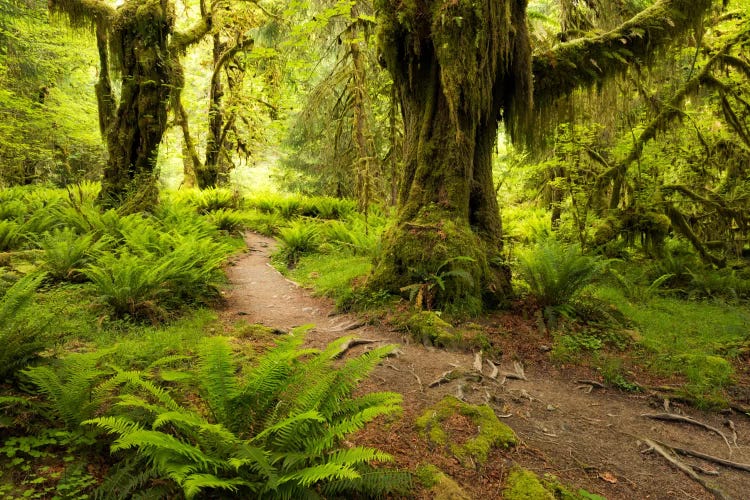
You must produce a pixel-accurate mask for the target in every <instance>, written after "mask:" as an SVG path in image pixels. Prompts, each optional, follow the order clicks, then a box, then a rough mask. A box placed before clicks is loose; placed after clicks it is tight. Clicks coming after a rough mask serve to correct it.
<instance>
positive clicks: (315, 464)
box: [84, 332, 409, 499]
mask: <svg viewBox="0 0 750 500" xmlns="http://www.w3.org/2000/svg"><path fill="white" fill-rule="evenodd" d="M347 340H348V339H347V338H343V339H339V340H337V341H335V342H333V343H332V344H330V345H329V346H328V347H327V348H326V349H324V350H323V351H316V350H313V349H303V348H301V345H302V342H303V334H301V333H300V332H297V333H295V334H292V335H290V336H289V337H287V338H285V339H284V340H282V341H281V342H280V343H279V344H278V345H277V346H276V347H275V348H274V349H272V350H271V351H270V352H268V353H267V354H266V355H264V356H263V357H262V358H261V359H260V360H259V362H258V364H257V365H256V366H255V367H254V368H252V369H251V370H250V371H249V372H248V373H247V374H245V375H244V376H243V377H239V378H238V376H237V373H238V366H237V361H236V360H235V358H234V356H233V354H232V349H231V346H230V344H229V342H228V340H227V339H224V338H220V337H214V338H209V339H207V340H206V341H205V344H204V345H203V346H202V348H201V349H200V351H199V368H198V373H197V375H198V376H197V377H196V381H197V383H198V386H199V390H200V394H201V396H202V402H203V404H204V405H205V411H200V410H198V409H196V408H194V407H191V406H186V405H182V404H180V403H179V402H178V401H177V400H176V399H173V397H172V396H171V394H170V393H168V392H167V391H166V390H164V389H162V388H161V387H158V386H156V385H153V384H151V385H148V384H140V385H138V386H137V389H138V390H135V391H129V392H125V393H123V394H121V395H120V396H119V397H118V401H117V403H115V405H114V406H115V408H116V409H118V411H119V412H120V414H118V415H111V416H104V417H98V418H94V419H90V420H87V421H86V422H84V424H86V425H94V426H96V427H98V428H99V429H101V430H104V431H105V432H107V433H110V434H113V435H114V436H115V439H114V442H113V443H112V445H111V451H112V452H113V453H116V454H120V455H121V456H124V459H125V463H126V464H130V465H129V466H130V467H131V468H132V467H133V464H136V463H140V464H142V465H144V466H147V467H148V468H150V471H148V473H147V474H145V476H144V477H146V476H147V477H152V478H158V479H159V482H160V483H161V484H162V486H163V483H164V481H168V482H170V483H172V484H174V485H176V486H178V487H179V489H180V490H181V491H182V493H183V494H184V495H185V496H186V497H187V498H193V497H196V496H199V495H210V496H211V497H212V498H216V496H217V495H219V496H221V495H223V494H228V495H231V496H232V497H234V498H238V497H244V498H250V497H252V498H288V499H293V498H326V497H330V496H332V495H351V494H354V493H357V494H363V495H367V496H375V495H382V494H385V493H388V492H390V491H393V490H394V489H396V488H404V487H406V486H407V485H408V483H409V476H408V475H407V474H405V473H400V472H395V471H389V470H378V469H375V468H374V467H373V465H372V464H373V462H378V463H380V462H388V461H390V460H391V457H390V456H389V455H387V454H385V453H383V452H380V451H378V450H375V449H372V448H367V447H361V446H356V447H350V448H346V447H341V442H342V440H343V439H344V437H345V436H347V435H349V434H351V433H352V432H355V431H357V430H359V429H361V428H362V427H363V426H364V425H365V424H367V423H368V422H370V421H372V420H373V419H375V418H376V417H378V416H381V415H390V414H394V413H397V412H399V411H400V403H401V396H400V395H398V394H394V393H388V392H380V393H371V394H366V395H363V396H358V397H352V396H351V394H352V392H353V391H354V389H355V388H356V387H357V385H358V384H359V382H360V381H361V380H362V379H363V378H364V377H366V376H367V374H368V373H369V372H370V371H371V370H372V369H373V368H374V367H375V366H376V365H377V364H378V363H379V362H380V361H381V360H382V359H383V358H384V357H385V356H387V355H388V354H389V353H390V352H391V350H392V349H393V347H392V346H385V347H381V348H378V349H374V350H372V351H370V352H367V353H365V354H363V355H361V356H359V357H357V358H353V359H350V360H348V361H347V362H346V363H344V364H343V365H341V366H339V367H334V365H333V362H334V361H335V359H336V358H337V357H338V356H339V355H341V354H342V352H343V350H344V349H345V348H344V345H345V344H346V342H347ZM115 474H117V473H116V471H115ZM137 483H138V485H139V486H149V485H153V483H149V484H145V483H144V482H137ZM109 487H112V488H115V489H117V491H115V492H114V493H113V492H112V491H106V490H107V488H109ZM102 488H104V490H101V491H103V492H104V495H103V496H104V497H107V498H112V497H117V496H119V497H122V498H125V497H127V496H128V495H130V494H132V493H134V492H133V491H129V492H128V491H126V492H123V491H122V490H121V485H120V483H119V482H118V483H117V484H116V485H111V484H110V483H109V482H108V481H105V483H104V484H103V485H102ZM118 488H120V489H118ZM115 493H116V494H115Z"/></svg>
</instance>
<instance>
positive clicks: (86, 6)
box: [47, 0, 117, 28]
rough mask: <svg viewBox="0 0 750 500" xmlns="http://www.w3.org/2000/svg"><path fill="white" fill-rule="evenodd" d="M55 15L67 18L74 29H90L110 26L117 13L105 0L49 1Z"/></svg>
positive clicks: (50, 8)
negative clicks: (97, 26)
mask: <svg viewBox="0 0 750 500" xmlns="http://www.w3.org/2000/svg"><path fill="white" fill-rule="evenodd" d="M47 5H48V8H49V10H50V12H52V13H53V14H63V15H65V16H67V18H68V21H69V22H70V25H71V26H72V27H74V28H88V27H91V26H92V25H99V24H100V23H102V24H103V25H105V26H108V25H109V23H110V21H111V20H112V19H113V18H114V17H115V15H116V13H117V11H116V10H115V9H114V8H113V7H111V6H110V5H109V4H108V3H107V2H105V1H104V0H49V1H48V4H47Z"/></svg>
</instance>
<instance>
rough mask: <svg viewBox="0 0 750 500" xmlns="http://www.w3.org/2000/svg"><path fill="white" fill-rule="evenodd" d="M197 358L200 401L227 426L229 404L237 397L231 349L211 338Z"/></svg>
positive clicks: (234, 367)
mask: <svg viewBox="0 0 750 500" xmlns="http://www.w3.org/2000/svg"><path fill="white" fill-rule="evenodd" d="M198 355H199V364H198V370H199V376H200V380H201V389H202V392H203V397H204V399H205V401H206V402H207V403H208V405H209V407H210V409H211V410H212V411H213V412H214V415H215V416H216V419H217V420H218V421H219V422H226V421H227V419H228V418H229V413H230V412H231V411H232V407H231V405H232V400H233V398H235V397H236V396H237V394H238V393H239V387H238V383H237V378H236V372H237V366H236V365H235V363H234V359H233V357H232V349H231V348H230V347H229V342H228V340H227V339H226V338H223V337H211V338H208V339H206V340H205V341H204V342H203V344H202V345H201V348H200V350H199V353H198Z"/></svg>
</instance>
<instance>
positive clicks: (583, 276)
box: [519, 238, 602, 307]
mask: <svg viewBox="0 0 750 500" xmlns="http://www.w3.org/2000/svg"><path fill="white" fill-rule="evenodd" d="M519 264H520V267H521V274H522V276H523V277H524V279H525V280H526V282H527V283H528V284H529V286H530V287H531V293H532V294H533V295H534V297H535V298H536V300H537V301H538V303H539V305H541V306H543V307H548V306H550V307H558V306H565V305H567V304H570V302H571V300H572V299H573V298H574V297H575V296H576V295H577V294H578V293H580V291H581V290H582V289H583V288H584V287H585V286H586V285H588V284H589V283H590V282H591V280H592V279H593V278H594V276H595V275H596V274H597V273H598V272H599V270H600V269H601V266H602V263H601V261H600V260H599V259H597V258H596V257H591V256H586V255H583V254H582V253H581V248H580V246H578V245H565V244H562V243H559V242H558V241H556V240H555V239H553V238H547V239H545V240H542V241H541V242H539V243H537V245H536V246H535V247H534V248H533V249H531V250H529V251H527V252H524V253H523V254H522V255H521V256H520V257H519Z"/></svg>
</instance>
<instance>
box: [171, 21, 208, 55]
mask: <svg viewBox="0 0 750 500" xmlns="http://www.w3.org/2000/svg"><path fill="white" fill-rule="evenodd" d="M212 25H213V21H212V17H211V14H210V13H208V14H207V15H205V16H203V17H201V19H200V20H199V21H196V23H195V24H194V25H193V26H191V27H190V29H188V30H187V31H182V32H177V31H176V32H175V33H173V34H172V40H171V41H170V43H169V51H170V52H171V53H172V54H174V55H177V56H179V55H181V54H184V53H185V51H186V50H187V49H188V47H190V46H191V45H194V44H196V43H198V42H200V41H201V40H203V37H204V36H206V35H207V34H208V33H209V31H211V27H212Z"/></svg>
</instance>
